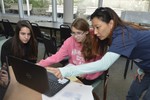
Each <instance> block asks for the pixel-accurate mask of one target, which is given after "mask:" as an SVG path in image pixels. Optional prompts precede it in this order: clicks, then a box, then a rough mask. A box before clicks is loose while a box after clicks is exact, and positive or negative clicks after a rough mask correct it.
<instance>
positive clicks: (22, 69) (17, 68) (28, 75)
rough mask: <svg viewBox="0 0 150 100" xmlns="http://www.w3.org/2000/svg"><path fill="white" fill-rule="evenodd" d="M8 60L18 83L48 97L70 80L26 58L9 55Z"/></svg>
mask: <svg viewBox="0 0 150 100" xmlns="http://www.w3.org/2000/svg"><path fill="white" fill-rule="evenodd" d="M8 61H9V64H10V65H11V66H12V68H13V71H14V74H15V77H16V80H17V81H18V82H19V83H21V84H23V85H25V86H27V87H29V88H31V89H34V90H36V91H38V92H40V93H42V94H45V95H47V96H49V97H51V96H54V95H55V94H56V93H57V92H59V91H60V90H61V89H62V88H63V87H65V86H66V85H67V84H68V83H69V82H70V80H69V79H67V78H64V79H58V78H57V77H55V76H54V75H53V74H52V73H50V72H47V70H46V69H45V68H44V67H41V66H39V65H36V64H34V63H31V62H28V61H26V60H22V59H20V58H17V57H14V56H9V57H8Z"/></svg>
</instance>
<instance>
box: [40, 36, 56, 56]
mask: <svg viewBox="0 0 150 100" xmlns="http://www.w3.org/2000/svg"><path fill="white" fill-rule="evenodd" d="M43 43H44V46H45V52H46V54H47V55H48V56H50V54H55V53H56V52H57V46H56V39H55V38H54V37H48V36H43Z"/></svg>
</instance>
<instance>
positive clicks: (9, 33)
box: [2, 19, 15, 38]
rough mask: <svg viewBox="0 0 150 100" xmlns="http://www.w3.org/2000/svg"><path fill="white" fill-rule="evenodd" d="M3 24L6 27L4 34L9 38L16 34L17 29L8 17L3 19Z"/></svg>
mask: <svg viewBox="0 0 150 100" xmlns="http://www.w3.org/2000/svg"><path fill="white" fill-rule="evenodd" d="M2 24H3V28H4V34H5V37H6V38H8V37H9V36H11V37H12V36H14V34H15V31H14V29H13V27H12V26H11V23H10V22H9V20H8V19H2Z"/></svg>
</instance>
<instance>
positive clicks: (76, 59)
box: [38, 36, 103, 80]
mask: <svg viewBox="0 0 150 100" xmlns="http://www.w3.org/2000/svg"><path fill="white" fill-rule="evenodd" d="M81 49H82V45H81V44H80V43H78V42H76V40H75V39H74V38H73V37H72V36H71V37H69V38H68V39H67V40H66V41H65V42H64V44H63V45H62V46H61V48H60V49H59V51H58V52H57V53H56V54H54V55H52V56H50V57H47V58H46V59H45V60H41V61H40V62H39V63H38V64H39V65H41V66H43V67H47V66H50V65H52V64H54V63H58V62H60V61H61V60H63V59H64V58H66V57H69V63H71V64H74V65H79V64H84V63H88V62H85V60H84V58H83V56H82V53H81ZM100 58H101V57H97V58H96V59H93V60H90V61H89V62H92V61H95V60H98V59H100ZM93 67H94V66H93ZM102 73H103V72H97V73H92V74H86V75H82V77H84V78H86V79H87V80H93V79H96V78H97V77H99V76H100V75H101V74H102Z"/></svg>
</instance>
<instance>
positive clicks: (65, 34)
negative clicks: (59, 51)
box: [60, 24, 71, 46]
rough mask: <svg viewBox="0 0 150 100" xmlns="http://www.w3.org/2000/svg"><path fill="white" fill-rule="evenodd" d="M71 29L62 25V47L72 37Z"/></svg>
mask: <svg viewBox="0 0 150 100" xmlns="http://www.w3.org/2000/svg"><path fill="white" fill-rule="evenodd" d="M70 33H71V29H70V26H68V25H65V24H62V25H60V46H61V45H62V44H63V42H64V41H65V40H66V39H67V38H68V37H70V36H71V34H70Z"/></svg>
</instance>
